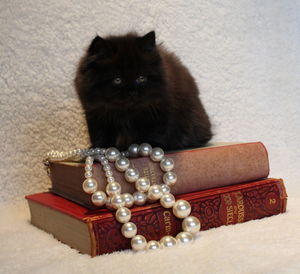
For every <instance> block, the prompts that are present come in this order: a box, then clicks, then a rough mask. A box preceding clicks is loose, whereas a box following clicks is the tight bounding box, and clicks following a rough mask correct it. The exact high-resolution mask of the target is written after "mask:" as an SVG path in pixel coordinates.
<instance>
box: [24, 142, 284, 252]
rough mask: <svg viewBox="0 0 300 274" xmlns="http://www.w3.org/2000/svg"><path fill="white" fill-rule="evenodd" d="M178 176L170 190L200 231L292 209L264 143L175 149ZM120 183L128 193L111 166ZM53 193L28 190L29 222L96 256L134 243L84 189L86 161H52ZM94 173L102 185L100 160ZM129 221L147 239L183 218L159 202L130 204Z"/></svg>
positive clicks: (171, 230)
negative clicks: (274, 174)
mask: <svg viewBox="0 0 300 274" xmlns="http://www.w3.org/2000/svg"><path fill="white" fill-rule="evenodd" d="M167 156H168V157H170V158H172V159H173V160H174V162H175V167H174V172H175V173H176V174H177V177H178V180H177V183H176V185H175V186H174V187H173V188H172V193H173V194H174V195H175V196H176V200H177V199H184V200H187V201H188V202H189V203H190V204H191V206H192V212H191V215H193V216H195V217H197V218H199V219H200V221H201V230H207V229H210V228H213V227H218V226H221V225H231V224H236V223H243V222H246V221H249V220H255V219H260V218H263V217H267V216H272V215H276V214H279V213H282V212H285V211H286V203H287V194H286V191H285V187H284V183H283V180H282V179H275V178H268V175H269V160H268V154H267V151H266V148H265V146H264V145H263V144H262V143H261V142H253V143H219V144H212V145H209V146H207V147H202V148H197V149H190V150H182V151H175V152H170V153H168V154H167ZM131 162H132V164H133V165H134V166H135V167H136V168H138V170H139V171H140V173H141V174H143V175H144V176H146V177H148V178H149V179H150V181H151V182H152V183H160V182H161V180H162V175H163V173H162V171H161V170H160V168H159V166H158V165H157V164H155V163H153V162H152V161H149V158H148V157H140V158H134V159H132V160H131ZM111 167H112V169H113V171H115V172H114V174H115V178H116V181H118V182H119V183H121V185H122V189H123V190H124V192H129V193H132V192H134V189H133V186H132V185H131V184H129V183H127V182H126V181H125V179H124V177H123V176H122V174H120V173H119V172H117V171H116V169H115V167H114V165H113V164H111ZM49 174H50V178H51V182H52V186H51V189H50V190H49V192H45V193H38V194H33V195H29V196H26V198H27V201H28V204H29V208H30V212H31V223H32V224H33V225H35V226H37V227H39V228H41V229H43V230H44V231H46V232H49V233H51V234H53V235H54V237H55V238H57V239H58V240H60V241H62V242H63V243H66V244H68V245H69V246H71V247H73V248H76V249H77V250H79V251H80V252H82V253H87V254H90V255H91V256H96V255H100V254H104V253H110V252H114V251H117V250H123V249H127V248H130V239H127V238H125V237H123V236H122V234H121V224H120V223H118V222H117V221H116V219H115V217H114V213H113V212H112V211H110V210H108V209H106V208H101V209H99V208H96V207H95V206H94V205H93V204H92V203H91V200H90V198H91V196H90V195H88V194H86V193H85V192H84V191H83V190H82V182H83V181H84V179H85V178H84V163H81V162H50V166H49ZM93 174H94V177H95V179H96V180H97V181H98V183H99V185H100V186H99V189H105V184H106V180H105V175H104V173H103V171H102V168H101V165H100V163H97V162H96V163H94V166H93ZM131 212H132V217H131V221H132V222H134V223H135V224H136V225H137V227H138V234H141V235H144V236H145V237H146V239H147V240H159V239H160V238H162V237H163V236H165V235H172V236H175V235H176V234H177V233H179V232H180V231H181V220H180V219H177V218H176V217H175V216H174V215H173V214H172V212H171V209H166V208H163V207H161V206H160V204H159V203H150V204H146V205H145V206H136V207H133V208H132V209H131Z"/></svg>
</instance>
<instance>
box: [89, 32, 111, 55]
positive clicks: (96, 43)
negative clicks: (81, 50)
mask: <svg viewBox="0 0 300 274" xmlns="http://www.w3.org/2000/svg"><path fill="white" fill-rule="evenodd" d="M107 49H108V47H107V44H106V41H105V40H104V39H103V38H101V37H100V36H98V35H97V36H96V37H95V38H94V39H93V41H92V42H91V44H90V46H89V48H88V53H89V54H90V55H96V54H97V55H100V56H104V55H105V54H106V53H107Z"/></svg>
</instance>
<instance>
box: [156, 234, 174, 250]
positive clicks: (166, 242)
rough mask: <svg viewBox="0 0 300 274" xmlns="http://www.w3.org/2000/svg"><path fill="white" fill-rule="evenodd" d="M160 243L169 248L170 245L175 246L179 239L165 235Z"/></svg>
mask: <svg viewBox="0 0 300 274" xmlns="http://www.w3.org/2000/svg"><path fill="white" fill-rule="evenodd" d="M159 243H160V245H161V247H163V248H169V247H173V246H175V245H176V244H177V241H176V239H175V238H174V237H172V236H165V237H162V238H161V239H160V241H159Z"/></svg>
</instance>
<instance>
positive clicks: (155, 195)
mask: <svg viewBox="0 0 300 274" xmlns="http://www.w3.org/2000/svg"><path fill="white" fill-rule="evenodd" d="M47 156H48V159H47V160H52V161H62V160H70V159H84V158H85V157H86V158H85V178H86V179H85V180H84V182H83V184H82V187H83V190H84V191H85V192H86V193H88V194H92V197H91V200H92V202H93V204H94V205H96V206H103V205H106V207H107V208H109V209H112V210H116V213H115V217H116V219H117V221H118V222H120V223H122V224H123V225H122V228H121V233H122V235H123V236H124V237H126V238H131V246H132V249H134V250H136V251H138V250H145V249H147V250H155V249H160V248H168V247H172V246H175V245H176V244H177V243H187V242H191V241H192V240H193V239H194V236H195V234H196V233H197V232H199V230H200V227H201V224H200V221H199V219H197V218H196V217H194V216H190V213H191V206H190V204H189V203H188V202H187V201H185V200H177V201H175V197H174V196H173V195H172V194H171V193H170V188H171V187H172V186H173V185H174V184H175V183H176V181H177V176H176V174H175V173H174V172H172V170H173V168H174V161H173V160H172V159H171V158H167V157H165V156H164V152H163V150H162V149H161V148H152V147H151V145H149V144H146V143H144V144H141V145H140V146H139V145H137V144H133V145H131V146H130V147H129V148H128V151H125V152H119V150H118V149H116V148H114V147H111V148H108V149H106V150H105V149H103V148H96V149H89V150H87V149H84V150H81V149H77V150H72V151H69V152H58V151H51V152H49V153H48V155H47ZM129 156H130V157H138V156H149V157H150V159H151V160H152V161H153V162H157V163H159V165H160V168H161V169H162V171H164V172H165V173H164V175H163V182H164V184H161V185H158V184H153V185H151V184H150V181H149V179H148V178H146V177H140V174H139V171H138V170H137V169H136V168H134V167H132V166H131V165H130V161H129V159H128V158H127V157H129ZM94 159H97V160H98V161H100V163H101V165H102V168H103V171H104V172H105V176H106V178H107V186H106V189H105V191H106V193H105V192H104V191H101V190H98V183H97V181H96V180H95V179H94V178H93V177H92V175H93V173H92V168H93V162H94ZM109 162H112V163H114V164H115V167H116V169H117V170H118V171H120V172H124V177H125V179H126V181H127V182H129V183H132V184H134V186H135V188H136V190H137V191H136V192H134V193H133V194H132V195H131V194H130V193H123V194H122V193H121V185H120V184H119V183H118V182H116V181H115V179H114V177H113V172H112V169H111V167H110V165H109ZM157 200H160V204H161V205H162V206H163V207H164V208H172V212H173V214H174V215H175V216H176V217H177V218H181V219H183V222H182V229H183V232H180V233H178V234H177V236H176V238H174V237H172V236H164V237H163V238H162V239H161V240H160V241H159V242H158V241H154V240H152V241H149V242H147V241H146V239H145V237H144V236H142V235H136V234H137V227H136V225H135V224H134V223H132V222H130V219H131V211H130V210H129V208H130V207H131V206H132V205H133V204H135V205H143V204H145V203H146V201H149V202H154V201H157Z"/></svg>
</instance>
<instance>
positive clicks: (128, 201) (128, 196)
mask: <svg viewBox="0 0 300 274" xmlns="http://www.w3.org/2000/svg"><path fill="white" fill-rule="evenodd" d="M122 195H123V198H124V201H125V206H126V207H128V208H129V207H132V206H133V203H134V199H133V196H132V195H131V194H130V193H124V194H122Z"/></svg>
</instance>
